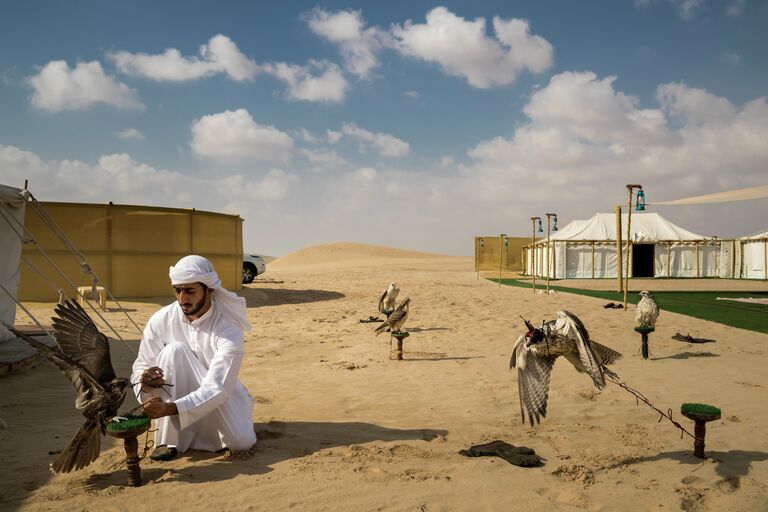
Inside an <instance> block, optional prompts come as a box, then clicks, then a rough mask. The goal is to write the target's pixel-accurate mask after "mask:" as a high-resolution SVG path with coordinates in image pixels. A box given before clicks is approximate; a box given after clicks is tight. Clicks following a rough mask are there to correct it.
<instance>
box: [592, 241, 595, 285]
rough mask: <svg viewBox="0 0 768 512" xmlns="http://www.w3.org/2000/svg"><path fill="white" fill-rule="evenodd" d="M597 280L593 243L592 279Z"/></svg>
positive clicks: (593, 245) (593, 244)
mask: <svg viewBox="0 0 768 512" xmlns="http://www.w3.org/2000/svg"><path fill="white" fill-rule="evenodd" d="M594 278H595V242H592V279H594Z"/></svg>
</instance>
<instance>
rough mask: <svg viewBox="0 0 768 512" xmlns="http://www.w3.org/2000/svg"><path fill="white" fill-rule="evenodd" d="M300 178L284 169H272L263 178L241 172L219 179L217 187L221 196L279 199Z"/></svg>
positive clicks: (266, 199)
mask: <svg viewBox="0 0 768 512" xmlns="http://www.w3.org/2000/svg"><path fill="white" fill-rule="evenodd" d="M298 182H299V178H298V177H297V176H296V175H294V174H291V173H288V172H285V171H284V170H282V169H272V170H271V171H269V172H268V173H267V174H266V175H264V176H263V177H262V178H261V179H257V180H255V181H254V180H248V179H246V178H245V177H243V176H242V175H240V174H237V175H234V176H228V177H226V178H223V179H221V180H219V181H218V183H217V189H218V191H219V194H220V195H221V196H231V197H234V198H236V199H237V198H239V199H243V200H246V201H252V200H259V201H278V200H280V199H283V198H285V197H286V196H287V195H288V192H289V191H290V189H291V187H292V186H293V185H295V184H296V183H298Z"/></svg>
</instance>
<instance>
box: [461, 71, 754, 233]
mask: <svg viewBox="0 0 768 512" xmlns="http://www.w3.org/2000/svg"><path fill="white" fill-rule="evenodd" d="M613 82H614V81H613V79H612V78H611V77H608V78H605V79H597V78H596V77H595V76H594V75H593V74H592V73H563V74H561V75H557V76H555V77H553V78H552V80H551V82H550V84H549V85H548V86H547V87H545V88H543V89H541V90H540V91H537V92H536V93H535V94H534V95H533V96H532V98H531V100H530V103H529V104H528V105H527V106H526V108H525V112H526V113H527V114H528V115H529V121H528V122H527V123H526V124H524V125H522V126H521V127H519V128H518V129H516V130H515V132H514V133H513V134H512V135H511V136H510V137H508V138H506V137H496V138H493V139H490V140H487V141H484V142H482V143H480V144H478V145H477V146H475V147H474V148H472V149H471V150H470V151H468V155H469V156H470V158H472V159H473V160H474V161H473V162H472V163H471V164H470V165H467V166H462V175H463V176H464V177H465V179H466V182H465V183H464V185H462V188H463V190H464V191H465V192H466V193H467V194H470V195H476V196H478V197H481V198H483V199H484V200H485V201H486V202H487V203H488V204H489V205H494V206H493V207H492V208H500V209H504V208H506V207H505V206H504V205H505V204H509V203H515V202H516V201H517V202H519V205H518V206H516V207H515V208H516V209H517V210H519V211H518V212H517V213H516V215H518V216H519V217H520V218H523V217H524V216H525V215H526V214H527V212H526V209H528V210H530V211H540V210H541V209H542V206H541V205H537V204H536V202H537V201H539V199H540V198H541V197H544V196H542V195H541V194H545V197H546V198H547V202H548V203H547V204H548V206H546V205H545V206H546V208H548V209H554V208H557V211H558V213H561V214H563V216H564V217H565V218H569V217H570V218H574V217H575V218H586V217H588V216H589V215H591V214H592V213H594V212H595V211H598V210H600V211H609V210H610V209H611V208H612V206H613V205H614V204H620V203H621V202H623V199H622V195H623V194H622V190H624V185H625V184H626V183H630V182H637V183H642V184H643V186H644V188H645V189H646V194H648V195H651V196H653V197H654V199H655V198H658V200H663V199H673V198H676V197H681V196H685V195H688V194H690V195H695V194H697V193H707V192H712V191H719V190H732V189H737V188H741V187H746V186H753V185H759V184H764V183H765V175H764V172H765V171H764V169H765V164H766V162H768V145H766V144H765V143H764V141H765V140H766V137H768V104H766V101H765V98H760V99H757V100H754V101H751V102H748V103H747V104H745V105H744V106H743V107H741V108H739V107H737V106H735V105H733V104H732V103H731V102H729V101H728V100H727V99H725V98H721V97H718V96H715V95H713V94H711V93H709V92H707V91H705V90H703V89H695V88H691V87H689V86H687V85H686V84H682V83H672V84H662V85H660V86H659V87H658V90H657V97H658V101H659V104H660V108H658V109H643V108H641V107H640V105H639V102H638V101H637V100H636V99H634V98H632V97H630V96H627V95H625V94H624V93H622V92H620V91H617V90H615V89H614V88H613ZM545 100H546V101H545ZM649 119H650V120H651V121H650V122H649ZM673 126H674V128H672V127H673ZM523 191H525V192H523ZM545 191H546V192H545ZM652 201H653V200H652ZM740 215H741V213H740V212H733V213H732V214H729V215H728V216H726V217H723V218H719V219H711V218H708V219H707V220H705V219H704V218H699V219H698V224H695V223H694V224H693V225H691V226H690V228H691V229H692V230H694V231H697V230H698V231H699V232H702V233H703V234H719V233H718V232H717V231H716V230H720V231H721V232H722V231H730V234H731V236H732V235H733V234H734V233H733V232H734V231H735V227H736V223H737V222H738V221H737V218H741V217H744V216H741V217H740ZM705 217H706V216H705ZM713 231H715V232H713Z"/></svg>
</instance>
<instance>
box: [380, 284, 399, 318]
mask: <svg viewBox="0 0 768 512" xmlns="http://www.w3.org/2000/svg"><path fill="white" fill-rule="evenodd" d="M398 293H400V288H398V287H397V285H396V284H395V283H389V286H387V289H386V290H384V291H383V292H381V296H380V297H379V313H384V311H385V310H387V309H389V310H392V309H394V308H395V300H397V294H398Z"/></svg>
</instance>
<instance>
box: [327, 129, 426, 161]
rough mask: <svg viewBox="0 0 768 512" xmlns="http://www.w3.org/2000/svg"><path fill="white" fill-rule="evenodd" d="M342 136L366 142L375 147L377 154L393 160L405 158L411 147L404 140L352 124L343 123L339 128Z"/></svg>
mask: <svg viewBox="0 0 768 512" xmlns="http://www.w3.org/2000/svg"><path fill="white" fill-rule="evenodd" d="M341 131H342V133H344V135H348V136H350V137H355V138H357V139H359V140H362V141H365V142H368V143H369V144H372V145H373V146H375V147H376V149H377V150H378V152H379V154H380V155H382V156H389V157H393V158H400V157H404V156H407V155H408V153H410V151H411V146H410V144H408V143H407V142H405V141H404V140H401V139H398V138H397V137H395V136H393V135H389V134H387V133H374V132H370V131H368V130H366V129H364V128H360V127H359V126H357V125H356V124H354V123H344V126H343V127H342V128H341Z"/></svg>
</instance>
